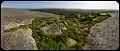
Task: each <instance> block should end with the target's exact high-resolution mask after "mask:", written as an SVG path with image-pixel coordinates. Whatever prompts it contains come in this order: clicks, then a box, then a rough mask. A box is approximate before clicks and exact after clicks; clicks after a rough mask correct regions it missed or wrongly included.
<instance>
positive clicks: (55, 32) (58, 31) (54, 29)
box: [41, 24, 62, 35]
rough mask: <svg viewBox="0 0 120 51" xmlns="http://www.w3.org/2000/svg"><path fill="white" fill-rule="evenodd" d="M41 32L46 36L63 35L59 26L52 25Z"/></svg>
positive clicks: (43, 28)
mask: <svg viewBox="0 0 120 51" xmlns="http://www.w3.org/2000/svg"><path fill="white" fill-rule="evenodd" d="M41 30H42V31H43V32H44V33H45V34H53V35H60V34H61V33H62V31H61V27H60V26H59V25H57V24H51V25H49V26H45V27H42V28H41Z"/></svg>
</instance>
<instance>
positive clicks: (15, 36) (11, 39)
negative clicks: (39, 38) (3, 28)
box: [1, 28, 37, 50]
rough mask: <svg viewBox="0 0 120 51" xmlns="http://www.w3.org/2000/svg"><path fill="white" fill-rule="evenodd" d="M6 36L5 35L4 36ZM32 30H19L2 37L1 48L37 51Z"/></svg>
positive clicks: (5, 33) (6, 33)
mask: <svg viewBox="0 0 120 51" xmlns="http://www.w3.org/2000/svg"><path fill="white" fill-rule="evenodd" d="M3 34H4V35H3ZM35 43H36V42H35V40H34V39H33V38H32V30H31V29H29V28H28V29H18V30H17V31H14V32H4V33H2V35H1V47H2V48H3V49H5V50H37V46H36V44H35Z"/></svg>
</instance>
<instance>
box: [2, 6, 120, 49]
mask: <svg viewBox="0 0 120 51" xmlns="http://www.w3.org/2000/svg"><path fill="white" fill-rule="evenodd" d="M58 10H59V9H58ZM63 10H64V9H63ZM51 11H53V12H47V10H46V11H42V12H41V11H40V10H39V9H38V10H37V9H35V10H31V9H15V8H2V9H1V47H2V49H4V50H115V49H117V48H118V46H119V13H118V12H116V11H115V12H113V11H111V12H107V11H104V10H103V11H100V12H97V11H89V12H87V10H84V11H85V12H80V11H79V12H74V11H70V12H69V10H67V12H64V11H63V12H62V10H61V12H59V11H54V10H51Z"/></svg>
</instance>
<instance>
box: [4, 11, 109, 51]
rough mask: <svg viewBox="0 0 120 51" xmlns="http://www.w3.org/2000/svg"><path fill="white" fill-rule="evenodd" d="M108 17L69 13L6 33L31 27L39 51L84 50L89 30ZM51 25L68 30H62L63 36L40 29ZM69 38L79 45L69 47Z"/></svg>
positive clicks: (95, 14)
mask: <svg viewBox="0 0 120 51" xmlns="http://www.w3.org/2000/svg"><path fill="white" fill-rule="evenodd" d="M108 17H111V16H110V15H109V14H106V15H100V13H68V14H62V15H61V17H44V18H43V17H38V18H35V19H34V20H33V21H32V24H29V25H21V26H19V27H14V28H11V29H9V30H5V32H12V31H16V30H17V29H20V28H27V27H29V28H31V29H32V32H33V34H32V36H33V38H34V39H35V40H36V43H37V47H38V49H39V50H82V47H83V46H84V45H85V43H86V42H85V39H86V37H87V35H88V33H89V29H90V28H91V27H92V26H93V25H94V24H96V23H98V22H101V21H103V20H105V19H107V18H108ZM51 24H58V25H59V26H61V24H63V25H64V27H66V30H63V29H61V30H62V34H60V35H54V34H52V35H46V34H45V33H44V32H43V31H42V30H41V29H40V28H41V27H44V26H47V25H51ZM68 38H71V39H74V40H75V41H76V42H77V43H76V44H74V45H72V46H68V45H69V44H67V41H68Z"/></svg>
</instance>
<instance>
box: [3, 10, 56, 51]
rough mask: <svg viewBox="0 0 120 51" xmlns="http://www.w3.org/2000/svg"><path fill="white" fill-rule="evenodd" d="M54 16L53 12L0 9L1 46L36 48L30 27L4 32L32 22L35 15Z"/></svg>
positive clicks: (13, 48) (22, 48) (4, 48)
mask: <svg viewBox="0 0 120 51" xmlns="http://www.w3.org/2000/svg"><path fill="white" fill-rule="evenodd" d="M46 16H55V15H54V14H49V13H43V12H34V11H27V10H22V9H11V8H2V9H1V47H2V49H3V50H37V46H36V41H35V40H34V38H33V37H32V30H31V29H30V28H27V29H24V28H20V29H17V30H16V31H12V32H4V31H5V30H9V29H11V28H14V27H16V26H17V27H19V26H20V25H27V24H30V23H32V20H33V19H34V18H35V17H46Z"/></svg>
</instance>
